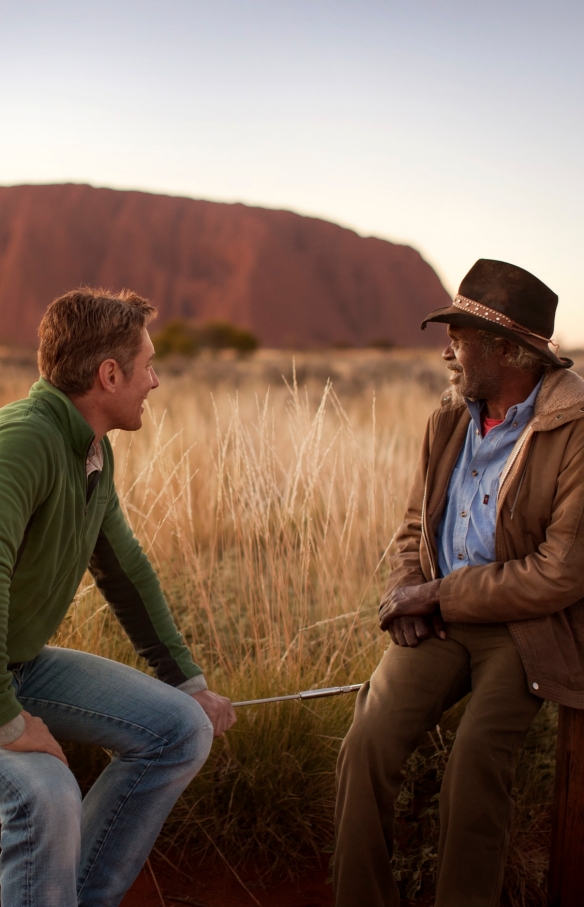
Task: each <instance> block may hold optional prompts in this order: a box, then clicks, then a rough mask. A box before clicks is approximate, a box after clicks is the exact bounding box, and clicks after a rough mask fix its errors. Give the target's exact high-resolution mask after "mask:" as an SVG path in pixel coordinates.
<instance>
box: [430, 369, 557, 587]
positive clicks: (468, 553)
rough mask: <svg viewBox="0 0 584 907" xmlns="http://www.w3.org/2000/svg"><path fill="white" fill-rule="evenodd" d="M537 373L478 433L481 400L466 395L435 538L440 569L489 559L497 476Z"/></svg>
mask: <svg viewBox="0 0 584 907" xmlns="http://www.w3.org/2000/svg"><path fill="white" fill-rule="evenodd" d="M542 381H543V378H542V379H541V381H539V383H538V384H537V385H536V387H534V389H533V391H532V392H531V394H530V395H529V397H528V398H527V400H524V402H523V403H519V404H518V405H517V406H512V407H511V408H510V409H509V410H508V411H507V415H506V416H505V419H504V421H503V422H502V423H501V424H500V425H496V426H495V427H494V428H492V429H491V430H490V432H488V434H487V435H485V437H484V438H483V437H482V433H481V409H482V407H483V403H482V402H472V401H470V400H467V401H466V405H467V406H468V409H469V412H470V415H471V420H470V422H469V426H468V431H467V433H466V440H465V442H464V444H463V447H462V450H461V451H460V454H459V457H458V460H457V461H456V466H455V467H454V470H453V472H452V476H451V477H450V483H449V485H448V496H447V499H446V507H445V508H444V513H443V515H442V519H441V520H440V525H439V526H438V533H437V538H436V542H437V545H438V565H439V567H440V575H441V576H447V574H449V573H452V571H453V570H459V569H460V567H473V566H478V565H480V564H491V563H492V562H493V561H494V560H495V520H496V515H497V492H498V490H499V479H500V477H501V473H502V472H503V469H504V468H505V463H506V462H507V460H508V458H509V455H510V453H511V451H512V450H513V447H514V446H515V442H516V441H517V439H518V438H519V436H520V435H521V433H522V432H523V430H524V428H525V426H526V425H527V423H528V422H529V420H530V419H531V417H532V416H533V409H534V406H535V399H536V397H537V395H538V393H539V390H540V388H541V384H542Z"/></svg>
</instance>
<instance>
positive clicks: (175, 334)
mask: <svg viewBox="0 0 584 907" xmlns="http://www.w3.org/2000/svg"><path fill="white" fill-rule="evenodd" d="M152 340H153V343H154V348H155V350H156V355H157V356H158V357H159V358H161V359H162V358H164V357H165V356H170V355H172V354H175V355H179V356H195V355H196V354H197V353H198V352H199V350H201V349H211V350H229V349H231V350H236V351H237V352H238V353H253V351H254V350H257V348H258V346H259V341H258V339H257V337H256V336H255V335H254V334H252V333H251V331H248V330H246V329H245V328H239V327H237V325H234V324H231V323H230V322H228V321H207V322H204V323H202V324H198V325H196V324H192V323H191V322H189V321H184V320H182V319H180V318H176V319H174V320H173V321H169V322H167V324H165V325H164V327H163V328H161V330H160V331H158V333H157V334H155V335H154V337H153V338H152Z"/></svg>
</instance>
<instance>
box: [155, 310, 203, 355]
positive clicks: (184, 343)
mask: <svg viewBox="0 0 584 907" xmlns="http://www.w3.org/2000/svg"><path fill="white" fill-rule="evenodd" d="M152 342H153V344H154V349H155V351H156V355H157V356H158V357H159V358H160V359H163V358H164V357H165V356H171V355H173V354H175V355H178V356H195V355H196V353H197V352H198V350H199V344H198V342H197V335H196V331H195V329H194V327H193V326H192V325H190V324H189V323H188V322H187V321H183V320H182V319H180V318H176V319H174V320H173V321H168V322H167V323H166V324H165V325H164V327H163V328H161V329H160V331H158V333H156V334H154V336H153V337H152Z"/></svg>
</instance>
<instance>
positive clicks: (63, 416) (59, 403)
mask: <svg viewBox="0 0 584 907" xmlns="http://www.w3.org/2000/svg"><path fill="white" fill-rule="evenodd" d="M28 396H29V398H31V399H33V400H41V401H42V402H43V403H45V404H46V405H47V406H48V407H49V409H50V410H51V413H52V415H53V417H54V419H55V421H56V422H57V424H58V426H59V429H60V430H61V433H62V434H63V435H64V436H65V438H67V440H68V441H69V443H70V444H71V447H72V448H73V450H74V451H75V453H78V454H79V455H80V456H82V457H86V456H87V451H88V450H89V446H90V444H91V442H92V441H93V438H94V436H95V432H94V431H93V429H92V427H91V425H90V424H89V423H88V422H86V421H85V419H84V418H83V416H82V415H81V413H80V412H79V410H78V409H77V407H75V406H74V405H73V403H71V401H70V400H69V397H67V395H66V394H64V393H63V392H62V391H60V390H59V389H58V388H56V387H55V386H54V385H53V384H51V383H50V382H49V381H46V380H45V379H44V378H39V380H38V381H37V382H36V383H35V384H33V386H32V387H31V389H30V391H29V394H28Z"/></svg>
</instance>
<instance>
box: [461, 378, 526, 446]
mask: <svg viewBox="0 0 584 907" xmlns="http://www.w3.org/2000/svg"><path fill="white" fill-rule="evenodd" d="M542 384H543V375H542V377H541V378H540V379H539V381H538V382H537V384H536V385H535V387H534V388H533V390H532V392H531V393H530V395H529V397H528V398H527V399H526V400H524V401H523V403H516V404H515V406H511V407H509V409H508V410H507V415H506V416H505V418H504V419H503V422H502V423H501V424H502V425H505V426H507V427H509V425H510V423H511V422H516V423H517V425H518V426H519V425H527V423H528V422H529V420H530V419H531V417H532V416H533V411H534V409H535V401H536V398H537V395H538V394H539V392H540V390H541V385H542ZM464 402H465V403H466V405H467V407H468V411H469V413H470V415H471V418H472V421H473V422H474V424H475V425H476V427H477V428H478V430H479V431H480V432H481V433H482V430H481V410H482V408H483V406H484V405H485V401H484V400H467V398H466V397H465V398H464Z"/></svg>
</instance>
